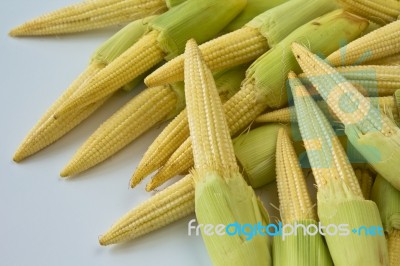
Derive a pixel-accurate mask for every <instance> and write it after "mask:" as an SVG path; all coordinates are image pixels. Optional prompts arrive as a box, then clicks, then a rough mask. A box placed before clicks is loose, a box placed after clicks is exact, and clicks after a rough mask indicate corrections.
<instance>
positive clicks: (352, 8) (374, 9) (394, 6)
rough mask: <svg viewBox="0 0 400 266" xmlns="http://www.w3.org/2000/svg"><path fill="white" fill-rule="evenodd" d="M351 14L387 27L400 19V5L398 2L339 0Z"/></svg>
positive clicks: (387, 0)
mask: <svg viewBox="0 0 400 266" xmlns="http://www.w3.org/2000/svg"><path fill="white" fill-rule="evenodd" d="M337 1H338V2H339V4H340V5H341V6H342V7H343V8H344V9H345V10H348V11H349V12H351V13H353V14H356V15H359V16H361V17H365V18H367V19H368V20H371V21H373V22H375V23H377V24H380V25H385V24H388V23H390V22H393V21H395V20H397V19H398V16H399V15H400V3H399V1H397V0H337Z"/></svg>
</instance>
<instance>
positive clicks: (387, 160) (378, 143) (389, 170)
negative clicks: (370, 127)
mask: <svg viewBox="0 0 400 266" xmlns="http://www.w3.org/2000/svg"><path fill="white" fill-rule="evenodd" d="M345 134H346V135H347V137H348V139H349V141H350V142H351V144H352V145H353V146H354V147H355V148H356V149H357V150H358V151H359V152H360V154H361V155H362V156H363V157H364V158H365V159H366V160H367V161H368V163H369V164H370V165H371V166H372V167H373V168H374V169H375V170H376V171H377V172H378V173H379V174H380V175H382V176H383V177H384V178H385V179H386V180H387V181H388V182H389V183H390V184H392V185H393V186H394V187H395V188H396V189H400V175H399V168H398V165H399V158H400V130H396V132H395V134H393V135H391V136H384V135H382V133H381V132H379V131H375V132H373V131H370V132H367V133H365V132H361V130H360V129H359V128H358V126H357V125H346V126H345Z"/></svg>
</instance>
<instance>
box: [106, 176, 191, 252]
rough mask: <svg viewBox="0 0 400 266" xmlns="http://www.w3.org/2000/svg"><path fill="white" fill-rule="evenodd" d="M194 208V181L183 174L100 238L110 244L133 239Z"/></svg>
mask: <svg viewBox="0 0 400 266" xmlns="http://www.w3.org/2000/svg"><path fill="white" fill-rule="evenodd" d="M193 211H194V182H193V178H192V176H186V177H184V178H182V179H181V180H179V181H178V182H176V183H174V184H172V185H171V186H169V187H167V188H166V189H164V190H162V191H161V192H159V193H157V194H155V195H154V196H152V197H151V198H150V199H148V200H147V201H145V202H143V203H142V204H140V205H139V206H137V207H136V208H134V209H132V210H131V211H129V212H128V213H127V214H125V215H124V216H123V217H121V218H120V219H119V220H118V221H117V222H116V223H115V224H114V225H113V226H112V227H111V228H110V229H109V230H108V231H107V232H106V233H105V234H104V235H102V236H101V237H100V239H99V242H100V244H101V245H103V246H105V245H110V244H116V243H120V242H125V241H128V240H132V239H135V238H137V237H139V236H142V235H144V234H147V233H149V232H151V231H154V230H157V229H159V228H161V227H164V226H166V225H168V224H170V223H172V222H174V221H177V220H179V219H181V218H183V217H185V216H187V215H189V214H191V213H192V212H193Z"/></svg>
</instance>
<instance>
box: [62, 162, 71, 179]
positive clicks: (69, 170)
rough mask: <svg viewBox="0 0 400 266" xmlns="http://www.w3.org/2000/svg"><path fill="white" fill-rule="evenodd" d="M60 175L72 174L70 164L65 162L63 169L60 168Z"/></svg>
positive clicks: (67, 175)
mask: <svg viewBox="0 0 400 266" xmlns="http://www.w3.org/2000/svg"><path fill="white" fill-rule="evenodd" d="M60 176H61V177H69V176H72V171H71V166H70V164H67V165H66V166H65V167H64V169H62V170H61V172H60Z"/></svg>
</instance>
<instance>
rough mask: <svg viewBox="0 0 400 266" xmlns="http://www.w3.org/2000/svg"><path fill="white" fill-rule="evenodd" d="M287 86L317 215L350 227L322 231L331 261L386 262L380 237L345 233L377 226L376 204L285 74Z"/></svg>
mask: <svg viewBox="0 0 400 266" xmlns="http://www.w3.org/2000/svg"><path fill="white" fill-rule="evenodd" d="M293 47H294V53H295V55H296V58H297V59H298V60H299V57H300V59H302V57H303V54H301V55H299V54H298V53H297V51H296V50H297V49H296V47H297V46H293ZM298 56H299V57H298ZM300 64H301V63H300ZM303 70H304V69H303ZM289 84H290V87H291V89H292V94H293V98H294V104H295V108H296V113H297V117H298V120H299V127H300V132H301V136H302V139H303V142H304V145H305V147H306V150H307V155H308V159H309V161H310V164H311V168H312V171H313V174H314V177H315V181H316V183H317V187H318V192H317V204H318V216H319V219H320V220H321V223H322V225H323V226H326V227H328V226H329V225H331V224H334V225H339V224H346V225H347V227H350V228H348V229H347V232H348V233H347V234H344V235H341V234H339V233H336V234H329V233H328V229H326V230H327V231H326V233H325V239H326V241H327V244H328V248H329V251H330V254H331V256H332V259H333V262H334V264H335V265H338V266H340V265H387V263H388V255H387V245H386V241H385V237H384V236H383V235H376V236H368V235H365V234H359V235H355V234H353V235H352V234H351V232H350V230H351V229H353V230H358V228H360V227H361V226H366V227H367V228H369V227H370V226H376V228H377V227H378V226H382V222H381V219H380V217H379V212H378V208H377V206H376V205H375V204H374V203H373V202H372V201H368V200H364V198H363V195H362V191H361V189H360V185H359V184H358V181H357V177H356V176H355V174H354V171H353V169H352V167H351V165H350V163H349V161H348V159H347V157H346V154H345V152H344V150H343V148H342V146H341V144H340V142H339V140H338V138H337V137H336V136H335V135H334V132H333V129H332V128H331V127H330V125H329V122H328V120H327V119H326V118H325V117H324V115H323V114H322V112H321V111H320V110H319V108H318V106H317V105H316V104H315V102H314V100H313V99H312V97H311V96H310V94H309V93H308V91H307V90H306V89H305V87H304V86H303V85H302V84H301V82H300V80H299V79H297V78H296V75H295V74H294V73H293V72H291V73H290V74H289ZM336 232H337V231H336Z"/></svg>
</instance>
